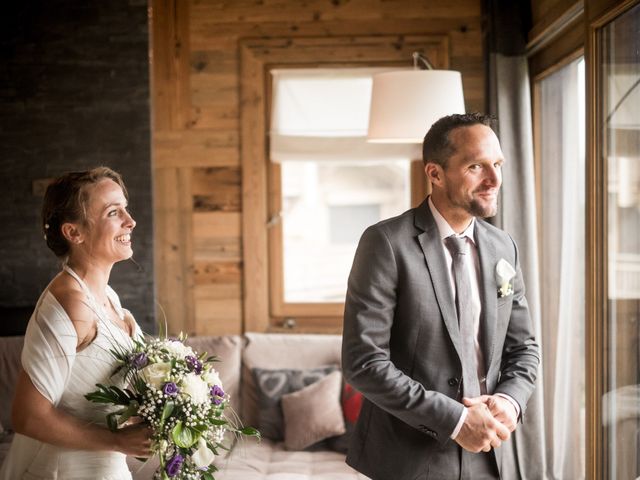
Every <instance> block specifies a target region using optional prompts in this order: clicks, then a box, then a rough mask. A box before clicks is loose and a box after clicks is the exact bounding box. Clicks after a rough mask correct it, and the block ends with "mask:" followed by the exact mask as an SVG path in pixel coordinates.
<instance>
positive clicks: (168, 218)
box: [154, 168, 194, 334]
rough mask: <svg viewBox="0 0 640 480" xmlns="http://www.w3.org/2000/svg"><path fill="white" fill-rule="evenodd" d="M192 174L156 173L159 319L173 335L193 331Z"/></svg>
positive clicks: (171, 169)
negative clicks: (190, 181) (190, 199)
mask: <svg viewBox="0 0 640 480" xmlns="http://www.w3.org/2000/svg"><path fill="white" fill-rule="evenodd" d="M189 178H190V171H188V170H184V169H183V170H181V169H175V168H168V169H156V171H155V174H154V188H155V192H156V195H154V218H155V234H154V245H155V249H154V255H155V265H156V279H157V291H158V305H157V313H156V315H157V318H158V319H159V321H161V322H163V321H166V323H167V325H168V327H169V332H170V333H172V334H176V333H179V332H180V331H185V332H190V333H191V332H192V331H193V326H194V325H193V290H192V286H193V285H192V284H193V281H192V279H191V274H190V271H191V268H190V260H191V258H190V257H191V256H192V251H191V245H192V240H191V221H190V217H191V215H190V213H191V212H190V205H189V203H188V202H187V201H186V200H185V198H186V197H188V195H189Z"/></svg>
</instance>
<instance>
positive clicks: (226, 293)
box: [194, 283, 242, 300]
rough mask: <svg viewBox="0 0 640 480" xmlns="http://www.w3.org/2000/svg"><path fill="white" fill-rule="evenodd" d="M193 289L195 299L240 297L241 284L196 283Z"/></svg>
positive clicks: (239, 298)
mask: <svg viewBox="0 0 640 480" xmlns="http://www.w3.org/2000/svg"><path fill="white" fill-rule="evenodd" d="M194 290H195V292H194V296H195V299H196V300H203V299H204V300H207V299H209V300H216V299H225V298H235V299H238V300H241V299H242V285H241V284H240V283H215V284H206V285H200V284H196V286H195V289H194Z"/></svg>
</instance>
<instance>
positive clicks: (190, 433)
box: [171, 421, 200, 448]
mask: <svg viewBox="0 0 640 480" xmlns="http://www.w3.org/2000/svg"><path fill="white" fill-rule="evenodd" d="M171 438H172V439H173V441H174V442H175V444H176V445H177V446H178V447H180V448H191V447H192V446H193V445H195V443H196V442H197V441H198V439H199V438H200V432H198V431H197V430H194V429H192V428H189V427H183V425H182V421H178V422H177V423H176V426H175V427H173V430H172V431H171Z"/></svg>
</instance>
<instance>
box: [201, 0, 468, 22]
mask: <svg viewBox="0 0 640 480" xmlns="http://www.w3.org/2000/svg"><path fill="white" fill-rule="evenodd" d="M192 9H193V14H194V16H196V17H205V18H208V19H209V20H210V21H211V22H214V23H232V22H236V23H242V22H258V23H262V22H265V23H266V22H272V21H295V20H299V21H300V20H302V21H309V22H311V21H313V22H318V23H324V22H329V21H339V20H349V19H351V20H357V19H369V20H378V21H380V20H395V19H402V18H416V17H421V18H432V19H438V18H448V17H451V16H455V15H456V14H457V13H459V14H461V15H465V14H469V13H471V14H474V15H480V3H479V2H477V1H474V0H460V1H457V2H454V3H452V2H450V1H447V0H430V1H428V2H426V1H422V2H402V4H401V5H398V2H389V1H384V0H350V1H344V0H342V1H340V0H338V1H332V2H328V1H326V0H306V1H291V0H263V1H261V2H255V1H250V0H249V1H246V0H234V1H233V2H220V1H212V0H205V1H198V0H196V1H193V2H192Z"/></svg>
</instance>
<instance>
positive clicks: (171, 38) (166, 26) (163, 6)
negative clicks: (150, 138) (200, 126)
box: [150, 0, 190, 130]
mask: <svg viewBox="0 0 640 480" xmlns="http://www.w3.org/2000/svg"><path fill="white" fill-rule="evenodd" d="M150 15H151V44H152V47H151V51H152V55H151V60H150V61H151V71H152V78H153V81H152V82H151V88H152V99H153V110H152V112H153V126H154V127H153V128H154V129H159V130H167V129H171V128H181V127H182V126H184V125H186V124H187V121H188V114H189V101H190V100H189V94H190V92H189V70H190V66H189V50H190V47H189V18H190V11H189V2H186V1H183V0H152V1H151V9H150Z"/></svg>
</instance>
